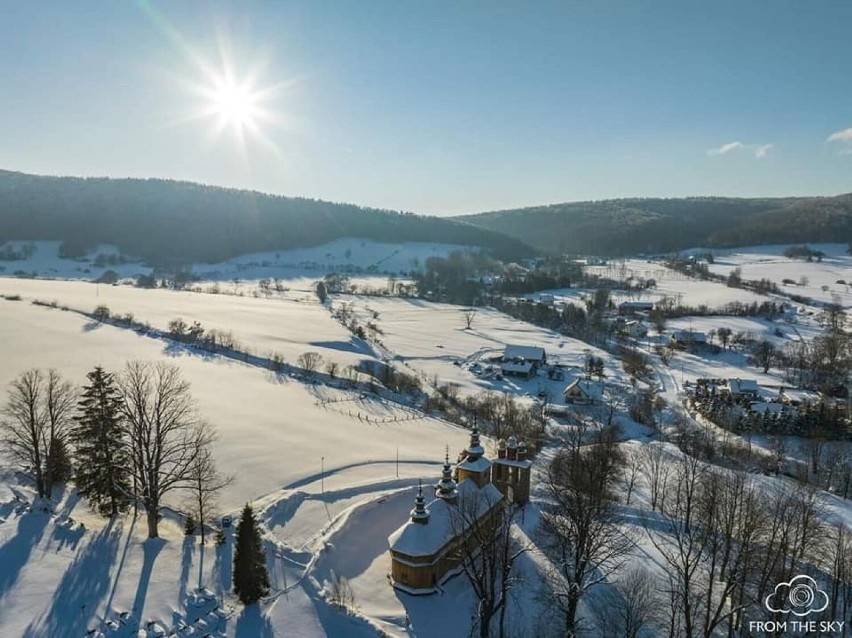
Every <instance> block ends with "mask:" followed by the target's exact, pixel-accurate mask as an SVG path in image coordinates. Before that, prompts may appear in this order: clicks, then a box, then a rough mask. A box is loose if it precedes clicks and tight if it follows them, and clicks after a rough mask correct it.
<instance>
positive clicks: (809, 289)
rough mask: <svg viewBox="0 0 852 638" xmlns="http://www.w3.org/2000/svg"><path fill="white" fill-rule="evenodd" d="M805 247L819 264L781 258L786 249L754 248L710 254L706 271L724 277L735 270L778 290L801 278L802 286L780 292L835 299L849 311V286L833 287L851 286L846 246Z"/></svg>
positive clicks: (851, 267)
mask: <svg viewBox="0 0 852 638" xmlns="http://www.w3.org/2000/svg"><path fill="white" fill-rule="evenodd" d="M809 246H810V247H811V248H813V249H814V250H821V251H822V252H824V253H825V254H826V256H825V257H824V258H823V260H822V261H821V262H817V261H816V260H814V261H812V262H808V261H805V260H801V259H795V260H794V259H789V258H787V257H784V255H783V252H784V250H785V249H786V248H788V246H757V247H753V248H741V249H735V250H730V251H718V252H717V251H714V262H715V263H713V264H710V271H711V272H714V273H717V274H720V275H728V274H729V273H730V272H731V271H732V270H734V269H735V268H740V269H741V270H742V276H743V279H764V278H766V279H769V280H770V281H773V282H775V283H776V284H778V285H779V286H782V283H781V282H782V281H783V280H784V279H792V280H793V281H794V282H796V284H798V283H799V282H800V281H801V279H802V277H805V278H806V279H807V283H805V285H787V286H783V289H784V291H785V292H787V293H790V294H794V295H800V296H802V297H810V298H811V299H814V300H816V301H821V302H831V301H832V300H833V299H834V297H835V295H836V296H839V298H840V301H841V303H842V304H843V306H844V307H847V308H848V307H852V290H851V289H850V286H847V285H844V284H838V283H837V281H839V280H843V281H848V282H850V284H852V255H849V254H847V252H846V248H847V246H846V244H809ZM802 283H804V282H802ZM823 286H826V287H827V290H823Z"/></svg>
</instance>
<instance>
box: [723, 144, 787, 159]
mask: <svg viewBox="0 0 852 638" xmlns="http://www.w3.org/2000/svg"><path fill="white" fill-rule="evenodd" d="M771 148H772V144H743V143H742V142H728V143H727V144H722V146H720V147H718V148H711V149H710V150H709V151H707V154H708V155H727V154H728V153H733V152H735V151H750V152H752V153H753V154H754V156H755V157H756V158H758V159H762V158H764V157H766V156H767V155H768V154H769V150H770V149H771Z"/></svg>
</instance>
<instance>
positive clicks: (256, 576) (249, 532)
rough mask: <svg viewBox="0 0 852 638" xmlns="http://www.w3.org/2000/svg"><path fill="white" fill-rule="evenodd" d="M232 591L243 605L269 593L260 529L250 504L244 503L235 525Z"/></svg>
mask: <svg viewBox="0 0 852 638" xmlns="http://www.w3.org/2000/svg"><path fill="white" fill-rule="evenodd" d="M234 593H235V594H236V595H237V596H239V598H240V600H241V601H242V602H243V604H244V605H250V604H252V603H254V602H257V601H258V600H260V599H261V598H262V597H263V596H266V594H268V593H269V574H267V572H266V556H265V555H264V553H263V545H262V543H261V540H260V530H259V529H258V527H257V519H255V517H254V511H253V510H252V508H251V505H249V504H248V503H246V506H245V508H243V514H242V517H241V518H240V523H239V525H238V526H237V547H236V550H235V551H234Z"/></svg>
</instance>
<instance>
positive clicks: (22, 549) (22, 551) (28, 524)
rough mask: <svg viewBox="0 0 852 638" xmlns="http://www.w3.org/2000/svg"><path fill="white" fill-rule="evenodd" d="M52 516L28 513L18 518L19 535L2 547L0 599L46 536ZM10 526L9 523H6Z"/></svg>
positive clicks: (0, 554) (0, 555)
mask: <svg viewBox="0 0 852 638" xmlns="http://www.w3.org/2000/svg"><path fill="white" fill-rule="evenodd" d="M49 520H50V515H49V514H47V513H44V512H28V513H26V514H23V515H22V516H21V517H20V518H18V530H17V533H16V534H15V535H14V536H13V537H11V538H10V539H9V540H8V541H6V542H5V543H3V544H2V545H0V565H2V569H0V599H2V598H3V596H5V595H6V592H7V591H8V590H9V589H11V587H12V586H13V585H14V584H15V581H16V580H18V574H20V572H21V570H22V569H23V568H24V565H26V564H27V561H28V560H29V558H30V554H31V553H32V551H33V548H34V547H35V546H36V545H37V544H38V542H39V541H40V540H41V537H42V536H43V535H44V529H45V527H46V526H47V522H48V521H49ZM6 524H7V525H8V524H9V523H8V522H7V523H6Z"/></svg>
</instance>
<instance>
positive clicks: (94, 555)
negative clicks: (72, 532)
mask: <svg viewBox="0 0 852 638" xmlns="http://www.w3.org/2000/svg"><path fill="white" fill-rule="evenodd" d="M120 538H121V526H118V525H115V522H114V521H110V522H109V524H108V525H107V526H106V527H104V528H103V529H102V530H101V531H100V532H99V533H98V535H97V536H95V537H94V538H93V539H92V540H91V541H90V542H89V544H88V545H86V546H85V547H84V548H83V549H82V550H81V551H80V552H79V553H78V554H77V557H76V558H75V559H74V562H73V563H71V564H70V565H69V566H68V568H67V569H66V570H65V573H64V574H63V575H62V580H61V581H60V582H59V585H58V586H57V588H56V591H55V592H54V594H53V600H52V601H51V604H50V609H49V610H48V611H47V612H46V613H45V614H44V615H43V616H41V617H40V618H38V619H36V620H34V621H33V622H32V623H30V625H29V627H27V629H26V631H25V632H24V637H25V638H36V637H37V636H82V635H84V634H85V632H86V629H87V626H88V624H89V621H90V620H91V619H92V618H93V617H94V615H95V612H96V611H97V609H98V607H99V605H100V601H101V599H102V598H103V597H104V596H106V593H107V590H108V589H109V584H110V575H109V574H110V568H111V567H112V565H113V563H114V562H115V557H116V554H117V553H118V543H119V540H120Z"/></svg>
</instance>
